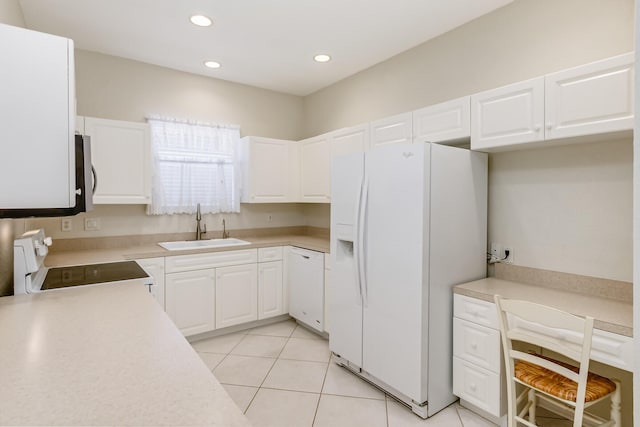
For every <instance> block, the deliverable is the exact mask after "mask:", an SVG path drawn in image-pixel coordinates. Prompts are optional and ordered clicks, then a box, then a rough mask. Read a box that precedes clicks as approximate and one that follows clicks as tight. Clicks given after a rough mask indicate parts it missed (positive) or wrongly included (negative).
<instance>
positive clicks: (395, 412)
mask: <svg viewBox="0 0 640 427" xmlns="http://www.w3.org/2000/svg"><path fill="white" fill-rule="evenodd" d="M387 417H388V420H389V427H462V422H461V421H460V417H459V416H458V412H457V411H456V408H455V405H451V406H449V407H447V408H445V409H443V410H442V411H440V412H438V413H437V414H435V415H434V416H432V417H431V418H428V419H426V420H423V419H422V418H420V417H418V416H417V415H416V414H414V413H413V412H411V409H409V408H408V407H406V406H404V405H402V404H400V403H398V402H396V401H395V400H393V399H391V398H387Z"/></svg>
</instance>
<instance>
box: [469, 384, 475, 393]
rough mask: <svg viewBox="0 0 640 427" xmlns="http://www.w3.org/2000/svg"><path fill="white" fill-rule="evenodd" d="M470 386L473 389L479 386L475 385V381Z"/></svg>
mask: <svg viewBox="0 0 640 427" xmlns="http://www.w3.org/2000/svg"><path fill="white" fill-rule="evenodd" d="M469 388H470V389H471V391H476V389H477V387H476V385H475V383H471V385H470V386H469Z"/></svg>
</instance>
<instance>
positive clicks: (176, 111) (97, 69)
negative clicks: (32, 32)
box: [75, 50, 302, 139]
mask: <svg viewBox="0 0 640 427" xmlns="http://www.w3.org/2000/svg"><path fill="white" fill-rule="evenodd" d="M75 59H76V98H77V111H78V114H79V115H84V116H91V117H102V118H107V119H116V120H130V121H144V118H145V116H146V115H148V114H154V115H161V116H169V117H176V118H184V119H194V120H201V121H208V122H214V123H231V124H236V125H239V126H240V132H241V133H242V135H243V136H244V135H258V136H265V137H271V138H284V139H298V138H299V137H300V135H301V133H302V132H301V129H302V98H301V97H299V96H294V95H286V94H282V93H278V92H273V91H269V90H265V89H259V88H256V87H252V86H246V85H241V84H237V83H230V82H226V81H223V80H218V79H212V78H209V77H204V76H199V75H196V74H190V73H185V72H182V71H176V70H171V69H168V68H163V67H158V66H155V65H150V64H145V63H143V62H138V61H131V60H128V59H123V58H118V57H115V56H109V55H103V54H100V53H95V52H89V51H83V50H76V58H75Z"/></svg>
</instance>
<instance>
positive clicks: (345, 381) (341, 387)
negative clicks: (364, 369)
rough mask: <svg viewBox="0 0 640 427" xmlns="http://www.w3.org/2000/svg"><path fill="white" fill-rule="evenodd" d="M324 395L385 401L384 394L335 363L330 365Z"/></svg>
mask: <svg viewBox="0 0 640 427" xmlns="http://www.w3.org/2000/svg"><path fill="white" fill-rule="evenodd" d="M322 393H326V394H335V395H340V396H351V397H364V398H368V399H378V400H384V393H383V392H381V391H380V390H378V389H377V388H375V387H374V386H372V385H371V384H369V383H368V382H366V381H364V380H363V379H360V378H358V377H357V376H355V375H354V374H352V373H351V372H348V371H347V370H346V369H345V368H342V367H340V366H338V365H336V364H335V363H331V364H329V370H328V371H327V377H326V378H325V380H324V387H322Z"/></svg>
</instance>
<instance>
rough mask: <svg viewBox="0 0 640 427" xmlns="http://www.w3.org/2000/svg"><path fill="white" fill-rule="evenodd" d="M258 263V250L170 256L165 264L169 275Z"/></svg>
mask: <svg viewBox="0 0 640 427" xmlns="http://www.w3.org/2000/svg"><path fill="white" fill-rule="evenodd" d="M257 261H258V251H257V250H256V249H244V250H240V251H224V252H213V253H204V254H195V255H177V256H169V257H167V260H166V262H165V271H166V272H167V273H177V272H180V271H191V270H202V269H205V268H215V267H225V266H228V265H238V264H250V263H254V262H257Z"/></svg>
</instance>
